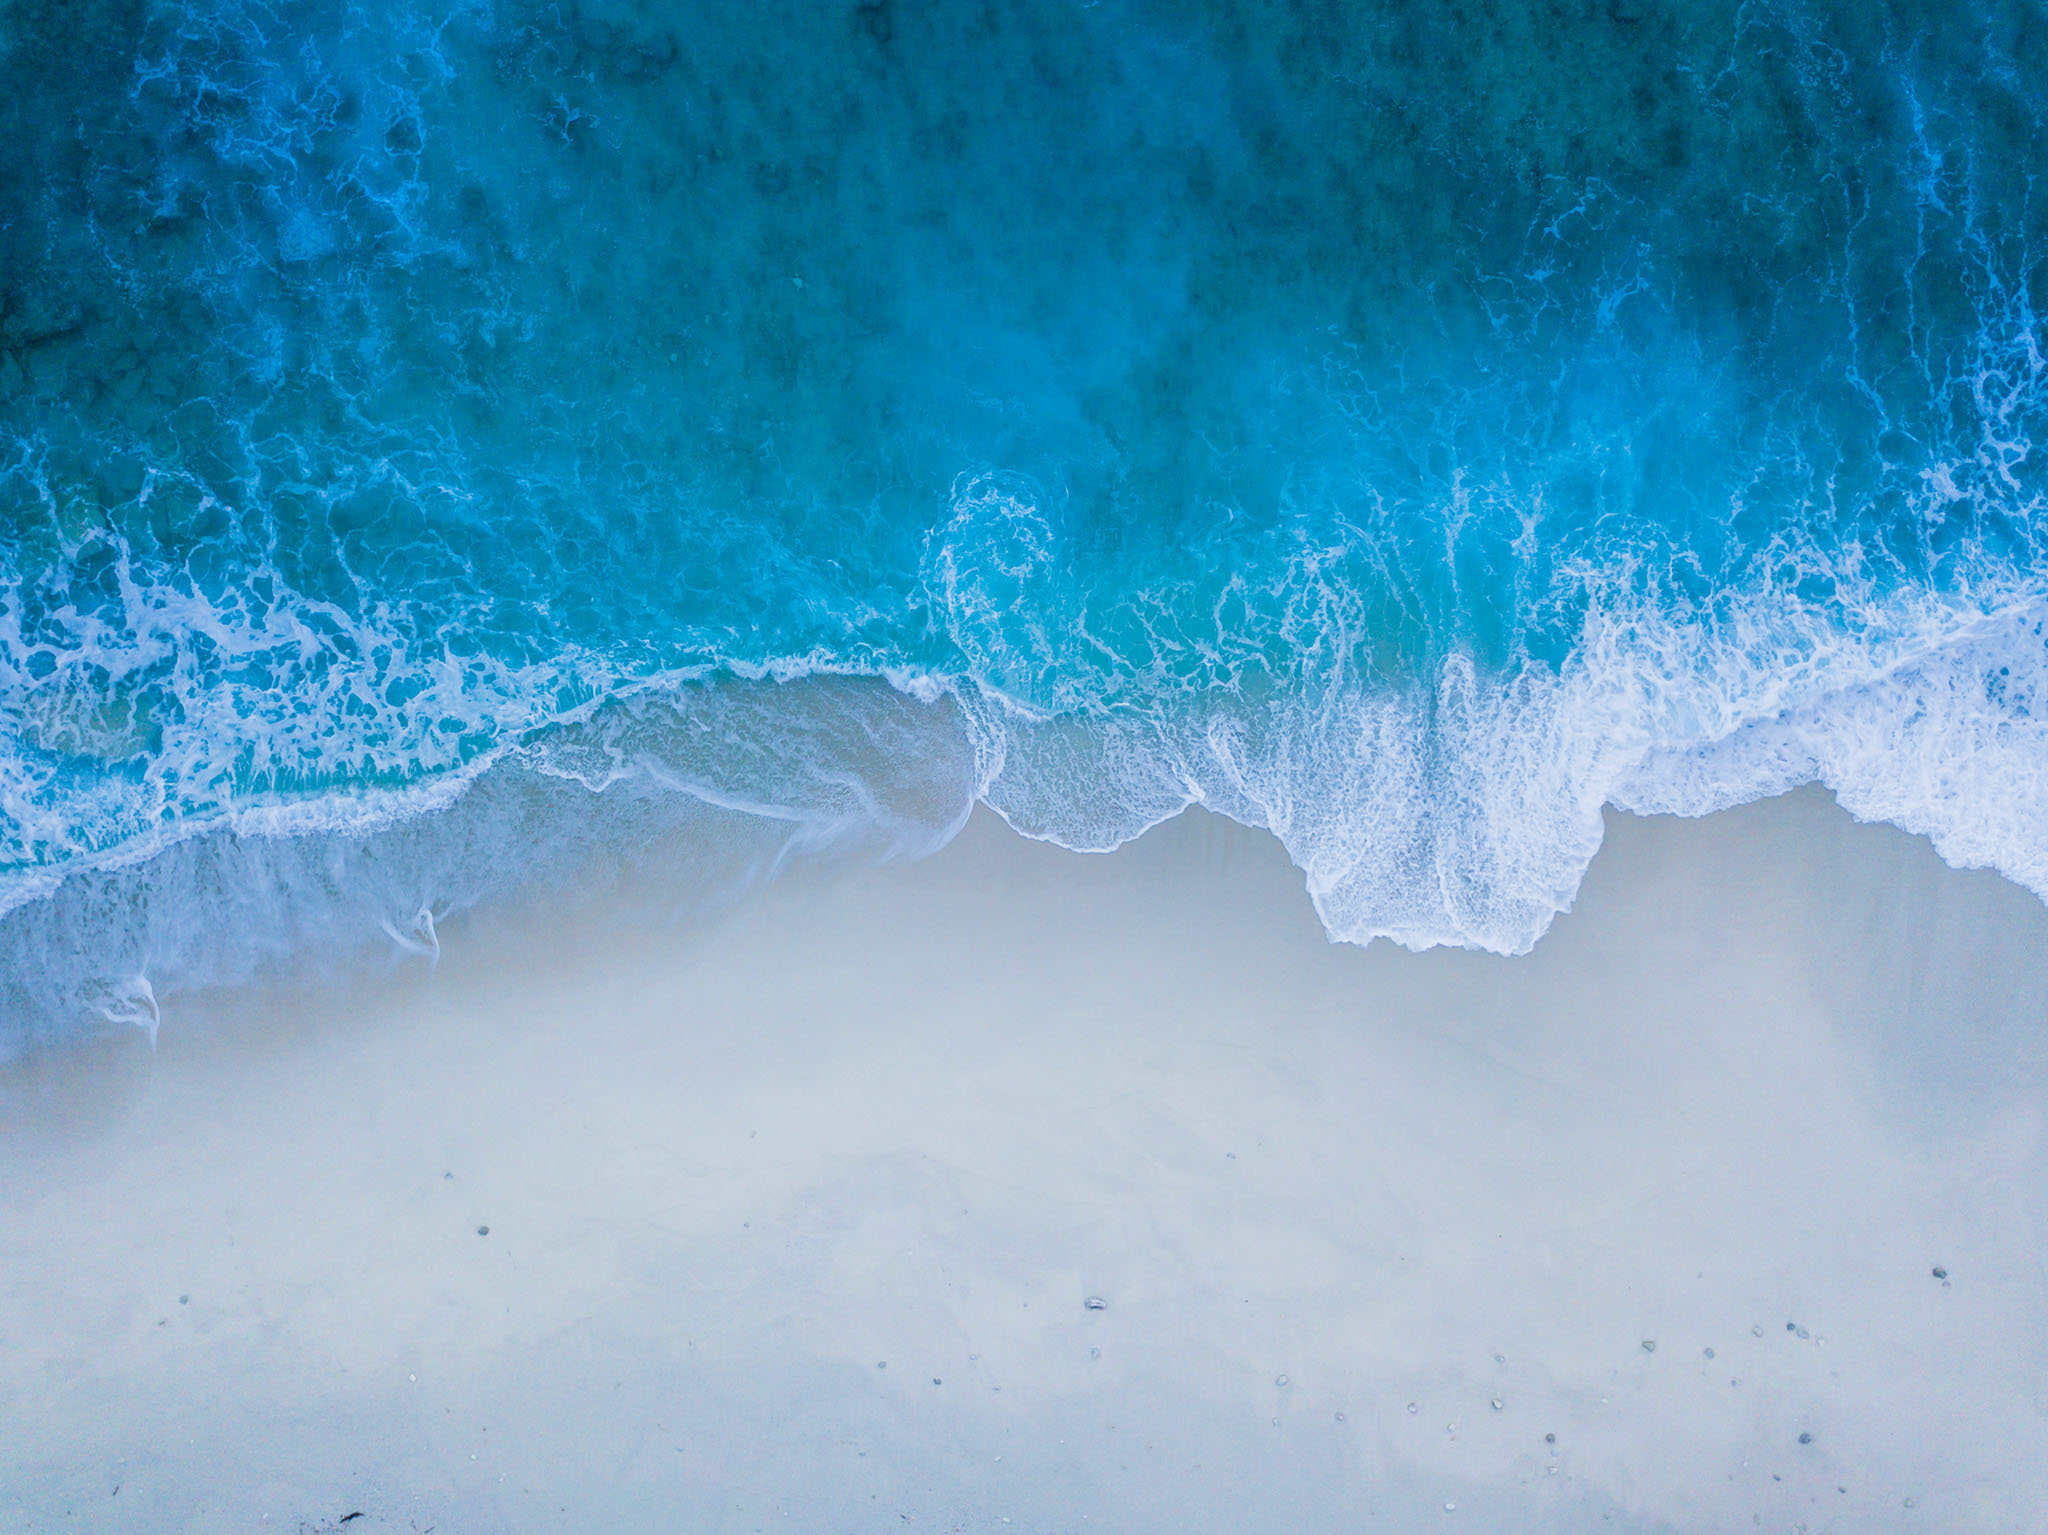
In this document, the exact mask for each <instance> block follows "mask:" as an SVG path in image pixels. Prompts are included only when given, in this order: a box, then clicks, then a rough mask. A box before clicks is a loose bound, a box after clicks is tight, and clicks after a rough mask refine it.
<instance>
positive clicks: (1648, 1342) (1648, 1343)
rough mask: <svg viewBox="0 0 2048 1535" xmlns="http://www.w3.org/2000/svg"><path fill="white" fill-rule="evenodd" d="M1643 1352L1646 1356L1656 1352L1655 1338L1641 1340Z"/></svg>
mask: <svg viewBox="0 0 2048 1535" xmlns="http://www.w3.org/2000/svg"><path fill="white" fill-rule="evenodd" d="M1643 1352H1644V1353H1646V1354H1654V1353H1656V1352H1657V1340H1656V1339H1655V1338H1645V1339H1643Z"/></svg>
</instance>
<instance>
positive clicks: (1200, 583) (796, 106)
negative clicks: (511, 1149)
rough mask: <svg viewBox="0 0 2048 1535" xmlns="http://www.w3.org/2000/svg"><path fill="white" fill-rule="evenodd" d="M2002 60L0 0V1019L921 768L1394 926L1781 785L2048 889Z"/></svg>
mask: <svg viewBox="0 0 2048 1535" xmlns="http://www.w3.org/2000/svg"><path fill="white" fill-rule="evenodd" d="M2044 104H2048V13H2044V10H2043V8H2042V6H2040V5H2038V4H2031V3H2012V0H1917V3H1904V0H1900V3H1893V0H1863V3H1859V4H1855V5H1847V6H1844V5H1834V4H1818V3H1815V4H1807V3H1772V0H1763V3H1758V0H1749V3H1745V4H1739V5H1738V4H1734V3H1727V4H1723V3H1712V0H1693V3H1685V4H1676V3H1673V4H1655V3H1651V0H1555V3H1546V4H1536V3H1533V0H1529V3H1522V0H1499V3H1492V4H1456V3H1448V0H1427V3H1425V0H1412V3H1408V0H1403V3H1373V0H1354V3H1350V4H1341V5H1339V4H1328V3H1312V0H1298V3H1294V4H1285V3H1279V0H1273V3H1252V0H1243V3H1222V0H1217V3H1193V0H1186V3H1169V0H1099V3H1092V4H1081V3H1074V0H1028V3H1027V0H1014V3H1005V0H987V3H965V0H962V3H950V0H928V3H915V0H862V3H858V4H853V3H839V0H808V3H798V4H782V3H778V0H751V3H746V4H724V3H710V0H701V3H694V4H691V3H682V0H642V3H623V0H620V3H594V4H584V5H577V4H570V3H556V0H549V3H544V4H543V3H534V0H497V3H482V0H472V3H447V0H434V3H427V0H421V3H412V4H407V3H402V0H355V3H350V4H339V3H324V4H320V3H303V4H302V3H293V0H276V3H267V4H265V3H255V0H186V3H176V4H173V3H114V0H0V910H4V911H5V913H6V914H5V916H4V917H0V1011H4V1013H5V1015H6V1016H5V1019H4V1020H0V1051H4V1048H5V1047H6V1046H7V1043H8V1042H9V1041H13V1042H14V1043H16V1044H18V1043H19V1042H21V1041H22V1040H25V1039H28V1038H32V1037H41V1036H47V1035H49V1034H52V1033H57V1032H62V1031H64V1030H67V1029H70V1028H73V1027H75V1026H76V1024H77V1022H78V1020H79V1019H82V1018H93V1019H97V1018H113V1019H116V1020H126V1021H140V1022H144V1023H145V1024H147V1025H149V1026H151V1027H152V1028H153V1027H154V1024H155V1020H156V1017H157V1014H158V1009H159V1007H160V1005H161V1003H162V1000H163V999H164V998H166V997H168V996H169V995H171V994H174V993H175V992H177V991H179V990H180V989H183V988H187V987H190V986H193V985H198V984H203V983H208V982H214V981H223V980H234V979H237V978H239V977H240V976H243V975H245V974H247V973H249V972H250V970H251V969H252V968H253V967H260V966H263V965H268V964H271V963H275V962H287V963H289V962H291V961H293V960H294V959H295V958H303V957H304V956H306V955H309V954H312V953H314V952H316V951H328V950H336V949H345V948H347V947H349V946H350V945H352V944H356V943H359V942H362V941H366V940H371V939H374V940H375V941H376V942H378V943H382V944H385V945H386V946H387V947H388V946H389V944H390V943H392V942H394V941H395V942H396V943H398V944H399V945H400V946H401V947H410V948H416V949H421V950H431V949H432V947H433V944H434V941H435V940H434V937H433V929H434V923H435V922H436V921H437V920H438V919H440V918H441V917H445V915H446V914H447V913H449V912H450V911H453V910H455V909H458V908H460V907H463V906H465V905H468V904H470V903H472V902H474V901H477V900H480V899H484V898H485V897H487V896H490V895H492V894H494V893H509V892H513V891H516V890H519V889H521V888H525V887H532V888H538V884H539V883H544V882H545V880H546V879H547V878H550V877H556V876H557V875H559V876H560V877H565V878H566V877H568V876H567V875H563V874H562V873H561V871H564V870H572V869H582V870H588V869H589V868H591V867H593V866H594V865H596V864H605V863H607V861H609V862H610V863H612V864H616V863H619V862H621V861H626V862H630V861H631V860H632V859H633V858H635V857H640V858H642V859H643V860H646V859H652V860H654V861H657V862H658V861H660V860H661V859H663V858H668V859H670V860H671V861H672V862H674V863H675V865H676V866H675V867H674V868H673V869H672V870H671V871H670V872H671V873H672V875H673V876H674V877H675V879H677V880H678V881H680V882H681V883H682V884H684V885H688V884H689V883H690V882H691V881H693V880H695V881H698V882H699V883H717V882H719V881H727V880H730V879H732V878H738V877H742V876H745V877H754V876H755V875H758V874H759V873H761V872H763V871H764V870H767V869H771V868H772V867H773V866H774V865H775V864H776V863H777V862H778V861H780V860H782V859H786V858H787V857H789V856H791V855H792V853H800V852H802V851H804V850H806V849H809V848H815V847H822V846H827V845H855V846H860V847H863V848H866V849H868V850H870V851H882V852H888V851H917V850H922V849H926V848H929V847H931V846H935V845H937V844H938V843H940V842H942V841H943V840H944V839H945V838H946V837H947V836H949V835H950V834H951V833H952V831H953V830H955V829H957V827H958V825H959V824H960V822H961V820H962V819H963V818H964V816H965V814H966V813H967V811H968V809H969V808H970V807H971V806H972V805H973V804H974V803H975V802H976V801H978V800H980V801H986V802H987V803H989V804H991V805H992V806H994V807H995V808H996V809H997V810H998V811H1000V812H1001V813H1002V814H1003V815H1004V816H1005V817H1007V818H1008V819H1009V820H1010V821H1011V822H1012V823H1013V824H1014V825H1016V826H1017V827H1018V828H1019V829H1020V830H1023V831H1025V832H1027V833H1029V834H1031V835H1034V836H1041V837H1048V838H1052V839H1054V840H1057V841H1059V842H1062V843H1065V844H1067V845H1069V846H1073V847H1079V848H1105V847H1110V846H1114V845H1115V844H1117V843H1118V842H1120V841H1122V840H1125V839H1127V838H1129V837H1131V836H1133V835H1135V834H1136V833H1138V832H1139V831H1141V830H1143V829H1144V828H1145V827H1146V826H1148V825H1151V824H1154V823H1156V822H1157V821H1159V820H1161V819H1163V818H1165V817H1167V816H1170V815H1172V814H1174V813H1176V812H1177V811H1178V810H1180V809H1182V808H1184V807H1185V806H1187V805H1189V804H1191V803H1202V804H1206V805H1209V806H1210V807H1212V808H1214V809H1217V810H1219V811H1222V812H1223V813H1225V814H1228V815H1231V816H1234V817H1236V818H1238V819H1240V820H1243V821H1246V822H1249V823H1251V824H1255V825H1262V826H1267V827H1270V828H1271V829H1272V830H1273V831H1274V832H1276V833H1277V834H1278V835H1279V836H1280V837H1281V838H1282V839H1283V840H1284V842H1285V843H1286V845H1287V847H1288V849H1289V850H1290V852H1291V853H1292V854H1293V856H1294V858H1295V859H1296V861H1297V862H1298V863H1299V864H1301V865H1302V867H1303V868H1304V869H1305V871H1306V874H1307V879H1308V883H1309V888H1310V891H1311V893H1312V895H1313V896H1314V897H1315V899H1316V902H1317V905H1318V909H1319V911H1320V912H1321V914H1322V916H1323V919H1324V921H1325V924H1326V926H1327V927H1328V928H1329V929H1330V931H1331V933H1332V934H1333V935H1335V936H1337V937H1339V938H1343V939H1350V940H1356V941H1364V940H1367V939H1369V938H1371V937H1374V936H1378V935H1384V936H1389V937H1392V938H1394V939H1396V940H1397V941H1400V942H1402V943H1406V944H1410V945H1413V946H1423V945H1428V944H1433V943H1462V944H1469V945H1477V946H1483V947H1487V948H1493V949H1499V950H1506V951H1514V950H1520V949H1523V948H1526V947H1527V946H1528V945H1529V944H1530V943H1532V942H1534V941H1535V939H1536V938H1537V937H1538V936H1539V935H1540V934H1541V932H1542V931H1543V929H1544V927H1545V926H1546V925H1547V924H1548V922H1549V921H1550V920H1551V918H1552V917H1553V916H1554V915H1555V914H1556V913H1557V912H1558V911H1559V910H1560V909H1562V908H1563V907H1564V906H1566V905H1567V904H1568V903H1569V902H1570V900H1571V897H1572V894H1573V892H1574V891H1575V889H1576V888H1577V885H1578V881H1579V879H1580V877H1581V875H1582V873H1583V871H1584V869H1585V867H1586V865H1587V863H1588V861H1589V860H1590V858H1591V857H1592V855H1593V853H1594V851H1595V850H1596V848H1597V846H1598V842H1599V836H1600V811H1601V807H1602V806H1603V805H1606V804H1614V805H1619V806H1622V807H1625V808H1631V809H1638V810H1646V811H1658V810H1662V811H1680V812H1684V813H1691V814H1697V813H1703V812H1705V811H1707V810H1711V809H1714V808H1718V807H1721V806H1725V805H1729V804H1733V803H1737V802H1740V801H1743V800H1747V799H1751V798H1755V797H1758V796H1760V795H1764V794H1769V793H1774V792H1778V791H1780V790H1783V789H1785V788H1788V787H1791V786H1793V785H1796V784H1799V783H1803V782H1808V781H1812V780H1815V779H1818V780H1820V781H1822V782H1824V783H1826V784H1828V785H1830V786H1831V787H1832V788H1833V789H1834V790H1835V791H1836V793H1837V794H1838V795H1839V797H1840V798H1841V799H1842V801H1843V802H1844V803H1845V804H1846V805H1847V806H1848V807H1849V808H1850V809H1851V810H1852V811H1853V812H1854V813H1856V814H1858V815H1860V816H1864V817H1868V818H1880V819H1885V820H1890V821H1894V822H1897V823H1898V824H1900V825H1902V826H1905V827H1908V828H1910V829H1912V830H1915V831H1919V832H1924V833H1927V834H1928V835H1930V836H1931V837H1932V838H1933V839H1934V842H1935V845H1936V847H1937V848H1938V849H1939V850H1940V851H1941V852H1942V853H1943V854H1944V856H1946V857H1948V858H1949V859H1950V860H1951V861H1953V862H1957V863H1964V864H1989V865H1993V866H1995V867H1998V868H2000V869H2002V870H2004V871H2005V872H2006V873H2007V874H2009V875H2011V876H2012V877H2014V878H2015V879H2018V880H2020V881H2022V882H2024V883H2026V884H2028V885H2030V886H2031V887H2033V888H2034V889H2035V890H2037V891H2042V892H2044V893H2048V559H2044V556H2048V511H2044V508H2043V501H2042V498H2043V494H2044V489H2048V475H2044V472H2043V467H2042V464H2041V461H2040V458H2039V457H2038V455H2037V454H2036V453H2035V452H2034V447H2033V445H2034V441H2035V439H2036V437H2037V436H2038V435H2040V432H2041V428H2042V425H2043V421H2044V413H2048V357H2044V350H2043V347H2044V337H2043V325H2042V320H2041V315H2042V313H2043V312H2044V310H2048V265H2044V262H2048V188H2043V187H2040V186H2037V184H2036V181H2037V174H2038V172H2039V171H2040V170H2042V169H2043V168H2044V164H2048V156H2044V151H2043V148H2042V145H2043V143H2044V139H2043V130H2044V126H2048V124H2044ZM664 839H668V840H667V841H664ZM693 860H701V863H702V867H701V869H700V868H698V867H697V864H696V863H695V862H693ZM578 877H582V876H578ZM387 933H388V934H389V935H390V937H389V938H386V937H385V936H384V935H385V934H387Z"/></svg>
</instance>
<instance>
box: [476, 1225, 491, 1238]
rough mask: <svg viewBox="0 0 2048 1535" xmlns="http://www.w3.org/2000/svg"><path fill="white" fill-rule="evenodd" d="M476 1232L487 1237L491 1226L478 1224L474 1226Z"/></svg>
mask: <svg viewBox="0 0 2048 1535" xmlns="http://www.w3.org/2000/svg"><path fill="white" fill-rule="evenodd" d="M476 1234H477V1235H478V1236H480V1237H487V1236H489V1235H490V1234H491V1228H490V1227H488V1226H479V1227H477V1228H476Z"/></svg>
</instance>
